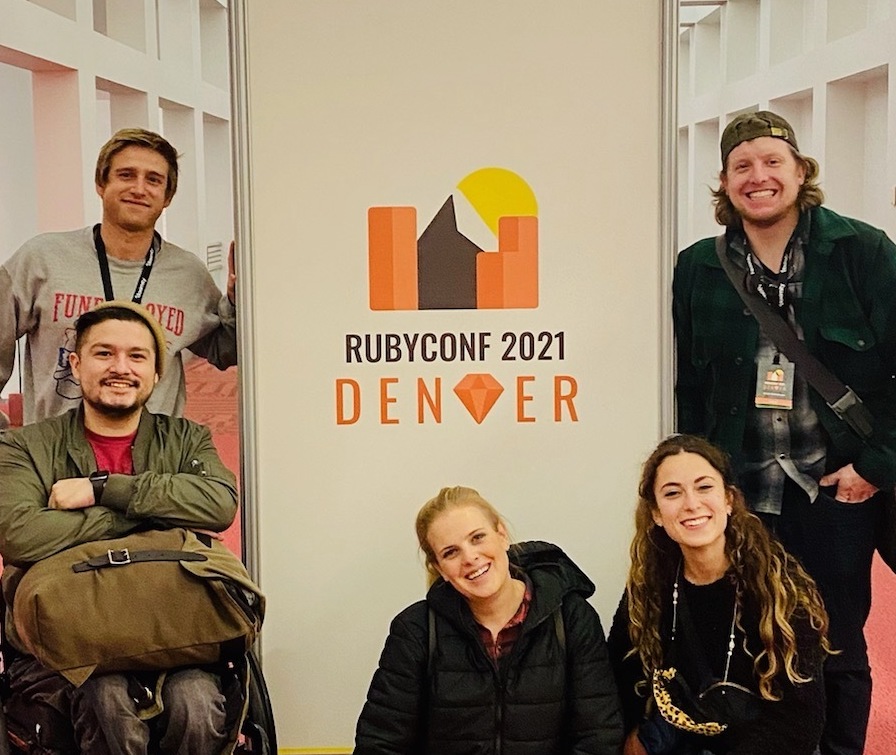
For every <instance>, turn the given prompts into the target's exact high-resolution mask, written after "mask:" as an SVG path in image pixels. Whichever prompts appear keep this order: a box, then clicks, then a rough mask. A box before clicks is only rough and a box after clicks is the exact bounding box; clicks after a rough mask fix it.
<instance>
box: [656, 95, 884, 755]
mask: <svg viewBox="0 0 896 755" xmlns="http://www.w3.org/2000/svg"><path fill="white" fill-rule="evenodd" d="M721 159H722V171H721V174H720V186H719V188H718V190H717V191H715V192H714V197H715V216H716V220H717V221H718V222H719V224H720V225H722V226H724V227H725V232H724V238H723V239H722V241H721V243H720V245H719V251H718V252H717V248H716V239H713V238H709V239H703V240H702V241H699V242H698V243H696V244H694V245H693V246H691V247H689V248H688V249H685V250H684V251H683V252H682V253H681V254H680V255H679V258H678V262H677V264H676V268H675V276H674V282H673V308H674V322H675V338H676V346H677V359H678V364H677V383H676V400H677V410H678V420H677V423H678V430H679V431H680V432H685V433H697V434H702V435H704V436H706V437H708V438H709V439H710V440H712V441H713V442H715V443H716V444H718V445H719V446H721V447H722V448H724V449H725V450H726V451H728V453H729V454H731V456H732V459H733V461H734V464H735V467H736V469H737V470H738V472H739V476H740V483H741V487H742V488H743V491H744V494H745V495H746V499H747V502H748V503H749V504H750V506H751V507H752V509H753V510H754V511H755V512H756V513H757V514H758V515H759V516H760V517H761V518H762V519H763V520H764V521H765V523H766V524H767V525H768V527H769V528H770V529H771V530H772V531H774V532H775V533H776V534H777V535H778V536H779V538H780V539H781V541H782V542H783V544H784V546H785V547H786V548H787V549H788V550H789V551H790V552H791V553H793V554H794V555H796V556H797V557H799V558H800V560H801V561H802V563H803V565H804V566H805V567H806V569H807V570H808V571H809V573H810V574H811V575H812V576H813V577H814V578H815V580H816V582H817V583H818V586H819V589H820V590H821V593H822V596H823V598H824V602H825V606H826V608H827V610H828V612H829V615H830V641H831V644H832V645H833V646H834V648H836V649H837V650H839V651H841V652H840V653H839V654H837V655H833V656H831V657H830V658H829V659H828V660H827V662H826V666H825V687H826V694H827V706H828V707H827V722H826V726H825V731H824V734H823V736H822V741H821V743H820V751H821V753H822V754H823V755H834V754H835V753H836V754H837V755H846V754H847V753H848V754H850V755H861V753H862V751H863V747H864V741H865V730H866V727H867V723H868V714H869V711H870V707H871V674H870V669H869V666H868V657H867V652H866V650H867V649H866V644H865V638H864V634H863V627H864V624H865V620H866V619H867V617H868V612H869V609H870V606H871V561H872V556H873V554H874V541H875V528H876V525H877V521H878V516H879V512H880V505H881V502H880V498H881V497H882V496H883V495H884V493H881V492H880V491H888V490H889V491H892V489H893V486H894V483H896V385H894V380H893V375H894V374H896V246H894V244H893V242H892V241H890V239H889V238H887V236H886V234H885V233H884V232H883V231H881V230H879V229H877V228H873V227H871V226H869V225H867V224H866V223H863V222H861V221H858V220H853V219H851V218H846V217H843V216H841V215H838V214H837V213H835V212H833V211H831V210H829V209H827V208H825V207H823V206H822V203H823V201H824V195H823V193H822V191H821V189H820V188H819V186H818V184H817V179H818V172H819V170H818V164H817V163H816V162H815V160H813V159H812V158H810V157H806V156H805V155H803V154H801V153H800V152H799V147H798V146H797V139H796V135H795V134H794V131H793V128H791V126H790V124H789V123H788V122H787V121H786V120H785V119H784V118H782V117H781V116H779V115H777V114H775V113H772V112H768V111H760V112H757V113H748V114H744V115H740V116H738V117H737V118H735V119H734V120H733V121H732V122H731V123H729V124H728V126H727V128H726V129H725V131H724V133H723V134H722V139H721ZM720 254H723V255H725V257H727V259H728V260H730V261H731V263H732V264H733V267H734V269H735V272H736V275H734V273H732V275H734V280H739V281H740V282H741V283H742V284H743V285H742V287H743V288H744V289H745V290H746V291H747V292H748V294H747V295H748V296H752V297H753V298H754V299H756V297H758V298H759V302H760V304H761V305H762V306H763V307H767V308H768V309H770V310H771V311H772V312H773V313H774V315H775V317H780V318H781V319H782V320H783V321H785V322H786V323H787V324H788V325H789V326H790V327H791V328H792V329H793V330H794V331H795V332H796V334H797V336H798V337H799V339H800V340H802V341H804V343H805V344H806V346H807V347H808V349H809V351H810V352H811V353H812V355H814V357H816V358H817V359H818V360H819V361H820V362H821V363H822V364H823V365H824V367H826V368H827V369H828V370H829V371H830V372H832V373H834V375H836V377H837V378H839V380H840V381H842V383H845V384H846V385H847V386H849V387H850V388H851V389H852V390H853V391H854V392H855V394H857V395H858V396H859V397H860V398H861V399H862V401H863V402H864V406H865V408H866V409H867V410H869V412H870V416H871V418H872V421H873V435H871V437H870V438H867V439H863V437H862V434H863V433H862V432H861V431H857V430H856V429H854V428H853V427H852V426H851V425H850V422H848V421H846V420H844V419H841V418H840V417H839V416H838V415H837V414H836V413H835V412H834V411H833V410H832V409H831V407H830V406H829V405H828V404H827V403H826V401H825V400H824V399H823V398H822V397H821V395H819V393H818V392H817V391H816V390H815V389H814V388H812V387H811V386H810V385H809V383H808V382H807V375H806V371H807V370H806V369H805V368H803V367H802V366H800V367H797V366H795V365H794V363H793V362H792V361H791V359H789V358H788V357H787V356H785V354H784V353H782V351H781V349H779V348H778V346H776V344H775V342H773V341H772V340H771V339H770V338H769V337H768V336H767V335H766V333H765V332H763V331H762V330H761V329H760V326H759V324H758V322H757V320H756V318H755V317H754V316H753V315H752V314H751V311H750V310H749V309H748V308H747V307H746V305H745V302H744V300H742V299H741V296H740V295H739V294H738V292H737V290H736V289H735V287H734V285H733V284H732V282H731V279H730V278H729V277H728V275H727V274H726V272H725V270H724V269H723V267H722V264H721V259H722V258H721V257H720V256H719V255H720ZM801 365H802V362H801Z"/></svg>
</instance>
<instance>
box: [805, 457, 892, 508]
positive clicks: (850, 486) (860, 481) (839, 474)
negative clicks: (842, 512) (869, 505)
mask: <svg viewBox="0 0 896 755" xmlns="http://www.w3.org/2000/svg"><path fill="white" fill-rule="evenodd" d="M818 484H819V485H821V486H822V487H826V486H829V485H836V486H837V493H836V495H835V496H834V498H835V499H836V500H838V501H840V502H841V503H862V502H863V501H867V500H868V499H869V498H871V496H873V495H874V494H875V493H876V492H877V491H878V489H877V488H876V487H874V485H872V484H871V483H870V482H868V481H867V480H866V479H865V478H864V477H862V476H861V475H860V474H859V473H858V472H856V470H855V467H853V465H852V464H847V465H846V466H845V467H841V468H840V469H838V470H837V471H836V472H831V473H830V474H826V475H825V476H824V477H822V478H821V479H820V480H819V481H818Z"/></svg>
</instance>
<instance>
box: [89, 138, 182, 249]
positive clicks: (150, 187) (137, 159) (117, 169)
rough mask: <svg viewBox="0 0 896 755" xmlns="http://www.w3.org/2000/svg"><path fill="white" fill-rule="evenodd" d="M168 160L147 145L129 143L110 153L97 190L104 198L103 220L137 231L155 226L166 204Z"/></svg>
mask: <svg viewBox="0 0 896 755" xmlns="http://www.w3.org/2000/svg"><path fill="white" fill-rule="evenodd" d="M167 186H168V163H167V161H166V160H165V158H164V157H162V155H160V154H159V153H158V152H156V151H155V150H152V149H149V148H148V147H138V146H135V145H131V146H128V147H125V148H124V149H122V150H121V151H119V152H116V153H115V155H113V156H112V160H111V164H110V167H109V174H108V178H107V180H106V183H105V185H104V186H100V185H97V187H96V193H97V194H99V196H100V198H101V199H102V200H103V223H104V224H110V225H114V226H117V227H118V228H120V229H121V230H123V231H127V232H129V233H137V232H141V231H148V230H152V229H153V228H155V225H156V221H157V220H158V219H159V216H160V215H161V214H162V210H164V209H165V208H166V207H167V206H168V204H169V203H170V201H171V199H170V197H166V195H165V194H166V189H167Z"/></svg>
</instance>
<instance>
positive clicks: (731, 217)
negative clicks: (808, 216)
mask: <svg viewBox="0 0 896 755" xmlns="http://www.w3.org/2000/svg"><path fill="white" fill-rule="evenodd" d="M788 146H789V145H788ZM790 151H791V152H792V153H793V157H794V159H795V160H796V161H797V162H798V163H800V164H801V165H802V166H803V168H805V170H806V178H805V180H804V181H803V185H802V186H800V190H799V193H798V194H797V198H796V202H797V206H798V207H799V208H800V212H803V211H804V210H808V209H809V208H811V207H818V206H819V205H822V204H824V191H822V189H821V186H819V185H818V176H819V173H820V172H821V169H820V168H819V167H818V162H817V161H816V160H815V159H814V158H812V157H807V156H806V155H804V154H802V153H800V152H797V151H796V150H795V149H794V148H793V147H790ZM726 169H727V166H725V167H723V168H722V170H721V171H720V172H719V182H720V183H719V188H718V189H715V190H714V191H713V192H712V203H713V206H714V207H715V218H716V222H717V223H718V224H719V225H723V226H725V227H726V228H727V227H728V226H740V225H741V217H740V213H739V212H738V211H737V209H736V208H735V207H734V204H732V202H731V199H730V198H729V197H728V193H727V192H726V191H725V189H724V187H723V186H722V184H721V181H722V179H723V178H724V177H725V170H726Z"/></svg>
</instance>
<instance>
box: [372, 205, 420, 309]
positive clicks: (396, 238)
mask: <svg viewBox="0 0 896 755" xmlns="http://www.w3.org/2000/svg"><path fill="white" fill-rule="evenodd" d="M367 262H368V285H369V287H370V297H369V299H370V308H371V309H372V310H395V309H417V210H416V208H414V207H371V208H369V209H368V210H367Z"/></svg>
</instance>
